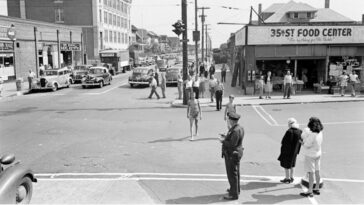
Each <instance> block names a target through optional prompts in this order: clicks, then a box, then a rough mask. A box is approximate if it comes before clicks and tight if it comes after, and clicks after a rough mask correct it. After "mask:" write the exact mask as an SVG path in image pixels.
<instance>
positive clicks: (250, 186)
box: [240, 182, 282, 190]
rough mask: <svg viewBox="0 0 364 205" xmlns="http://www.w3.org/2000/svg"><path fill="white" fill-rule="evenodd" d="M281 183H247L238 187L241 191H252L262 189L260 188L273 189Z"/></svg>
mask: <svg viewBox="0 0 364 205" xmlns="http://www.w3.org/2000/svg"><path fill="white" fill-rule="evenodd" d="M279 184H282V183H271V182H266V183H265V182H249V183H247V184H245V185H242V186H240V188H241V189H242V190H254V189H262V188H270V187H275V186H277V185H279Z"/></svg>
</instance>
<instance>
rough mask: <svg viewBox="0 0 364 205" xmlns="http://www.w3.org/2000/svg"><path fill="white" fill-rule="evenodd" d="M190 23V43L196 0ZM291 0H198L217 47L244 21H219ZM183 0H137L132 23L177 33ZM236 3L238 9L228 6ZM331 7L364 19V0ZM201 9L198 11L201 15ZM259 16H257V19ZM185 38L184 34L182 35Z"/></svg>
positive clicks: (342, 0) (191, 2)
mask: <svg viewBox="0 0 364 205" xmlns="http://www.w3.org/2000/svg"><path fill="white" fill-rule="evenodd" d="M0 1H1V0H0ZM295 1H296V2H303V3H307V4H309V5H311V6H313V7H315V8H324V6H325V0H295ZM187 2H188V10H187V17H188V18H187V25H188V30H189V32H188V39H190V42H189V44H194V43H193V41H192V31H193V30H195V24H194V22H195V9H194V8H195V0H187ZM287 2H289V0H197V4H198V7H210V9H206V10H205V15H207V17H206V22H205V23H207V24H209V25H208V27H209V28H210V29H211V30H209V31H208V32H209V35H210V36H211V39H212V45H213V47H214V48H217V47H220V45H221V44H222V43H226V42H227V40H228V38H229V36H230V33H235V32H236V31H237V30H239V29H240V28H242V27H243V26H242V25H240V26H239V25H238V26H236V25H218V24H217V23H218V22H225V23H248V21H249V13H250V7H251V6H253V8H254V9H255V10H256V11H258V5H259V3H261V4H262V10H263V11H264V10H265V9H266V8H268V7H269V6H270V5H272V4H273V3H287ZM180 4H181V0H133V3H132V9H131V12H132V13H131V23H132V24H133V25H135V26H136V27H137V28H145V29H147V30H150V31H153V32H155V33H157V34H158V35H168V36H176V34H175V33H173V32H172V30H173V27H172V24H174V23H175V22H176V21H177V20H179V19H181V6H180ZM223 6H225V7H233V8H235V9H225V8H222V7H223ZM330 8H331V9H332V10H334V11H336V12H338V13H340V14H342V15H344V16H346V17H348V18H351V19H353V20H354V21H361V19H362V14H364V0H331V1H330ZM201 12H202V11H201V10H199V11H198V15H201ZM254 19H257V17H256V16H253V20H254ZM197 25H198V30H201V18H198V23H197ZM180 37H181V38H182V36H180Z"/></svg>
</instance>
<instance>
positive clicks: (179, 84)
mask: <svg viewBox="0 0 364 205" xmlns="http://www.w3.org/2000/svg"><path fill="white" fill-rule="evenodd" d="M177 89H178V99H179V100H181V99H182V90H183V80H182V75H181V74H180V73H178V75H177Z"/></svg>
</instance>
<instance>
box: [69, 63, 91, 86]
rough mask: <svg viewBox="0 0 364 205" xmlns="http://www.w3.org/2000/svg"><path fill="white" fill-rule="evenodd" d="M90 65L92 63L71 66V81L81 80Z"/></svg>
mask: <svg viewBox="0 0 364 205" xmlns="http://www.w3.org/2000/svg"><path fill="white" fill-rule="evenodd" d="M90 67H92V65H76V66H75V67H74V68H73V71H72V74H71V77H72V83H77V82H80V83H81V82H82V78H84V77H85V76H86V75H87V73H88V69H89V68H90Z"/></svg>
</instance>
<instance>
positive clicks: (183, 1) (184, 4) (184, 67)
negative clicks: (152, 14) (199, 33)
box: [181, 0, 197, 105]
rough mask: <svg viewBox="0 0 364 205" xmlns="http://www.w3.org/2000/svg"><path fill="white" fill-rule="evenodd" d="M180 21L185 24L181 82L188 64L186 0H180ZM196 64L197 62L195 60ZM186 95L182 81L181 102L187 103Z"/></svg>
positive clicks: (184, 79) (185, 76)
mask: <svg viewBox="0 0 364 205" xmlns="http://www.w3.org/2000/svg"><path fill="white" fill-rule="evenodd" d="M181 5H182V23H183V24H184V25H185V29H184V31H183V33H182V49H183V52H182V53H183V64H182V66H183V82H185V81H186V80H187V66H188V59H187V58H188V53H187V52H188V51H187V41H188V39H187V30H188V29H187V0H182V3H181ZM196 64H197V62H196ZM187 101H188V99H187V96H186V84H185V83H183V104H184V105H187Z"/></svg>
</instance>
